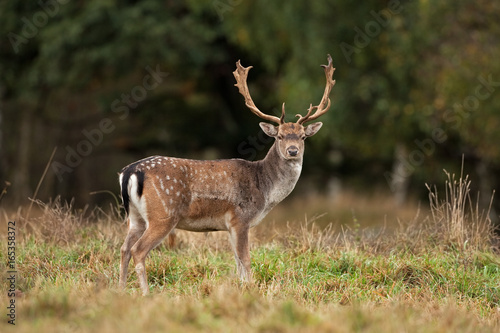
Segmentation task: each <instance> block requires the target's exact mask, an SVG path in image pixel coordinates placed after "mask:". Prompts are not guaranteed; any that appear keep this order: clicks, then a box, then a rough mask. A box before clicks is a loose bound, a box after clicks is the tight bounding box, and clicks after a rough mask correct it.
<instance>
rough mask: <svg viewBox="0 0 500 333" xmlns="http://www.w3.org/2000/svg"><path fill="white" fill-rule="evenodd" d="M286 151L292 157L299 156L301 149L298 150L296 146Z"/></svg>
mask: <svg viewBox="0 0 500 333" xmlns="http://www.w3.org/2000/svg"><path fill="white" fill-rule="evenodd" d="M286 151H287V152H288V155H290V156H297V154H298V153H299V148H297V147H295V146H290V147H288V148H287V150H286Z"/></svg>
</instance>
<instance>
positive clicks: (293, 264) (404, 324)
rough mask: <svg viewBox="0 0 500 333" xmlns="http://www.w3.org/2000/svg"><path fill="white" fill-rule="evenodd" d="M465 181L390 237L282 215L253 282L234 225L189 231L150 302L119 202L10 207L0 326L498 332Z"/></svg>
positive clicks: (159, 266) (496, 298) (496, 277)
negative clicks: (239, 265)
mask: <svg viewBox="0 0 500 333" xmlns="http://www.w3.org/2000/svg"><path fill="white" fill-rule="evenodd" d="M468 185H469V181H468V180H467V179H459V180H454V179H453V178H452V177H451V176H450V177H449V181H448V182H447V185H446V188H445V190H444V195H443V196H444V198H443V200H441V199H440V198H439V197H438V193H437V191H436V190H432V191H431V192H430V201H431V204H430V205H429V214H428V215H429V216H428V217H426V216H417V217H415V218H413V219H408V220H407V221H403V222H401V223H400V225H399V227H398V228H396V229H395V230H391V231H390V232H383V231H377V232H372V231H370V230H368V229H366V230H365V229H364V228H363V227H362V226H360V225H359V223H358V222H357V221H356V220H354V221H352V222H353V223H352V225H351V227H350V228H347V229H346V228H333V227H326V228H325V227H323V226H321V227H319V226H318V224H315V223H314V221H306V220H305V218H304V217H302V216H300V217H299V218H298V219H297V220H295V221H293V220H290V223H285V222H286V221H281V222H282V223H278V222H280V221H277V220H278V219H279V217H278V216H277V215H275V217H274V218H273V221H274V223H269V224H268V225H267V230H266V229H263V228H264V227H259V228H258V229H257V230H255V231H254V232H253V234H252V249H251V255H252V270H253V275H254V280H255V281H254V283H252V284H245V285H243V284H240V283H239V282H238V280H237V277H236V274H235V264H234V259H233V255H232V252H231V250H230V247H229V243H228V240H227V236H226V234H225V233H211V234H195V233H187V232H186V233H184V232H179V233H178V242H177V245H176V246H175V247H174V248H173V249H167V248H166V247H165V246H164V245H161V246H160V247H158V248H157V249H155V250H153V251H152V252H151V254H150V256H149V258H148V260H147V261H146V264H147V272H148V279H149V282H150V290H151V293H150V295H149V296H147V297H142V296H141V293H140V290H139V288H138V283H137V279H136V275H135V273H134V272H133V269H132V270H131V271H132V273H131V275H130V276H129V284H128V286H127V289H126V291H125V292H122V291H119V290H118V289H117V282H118V268H119V257H120V251H119V249H120V246H121V243H122V241H123V238H124V236H125V233H126V226H125V225H124V224H123V222H122V218H121V217H120V216H119V214H118V213H117V212H116V211H114V210H113V209H111V210H110V211H109V212H104V211H103V210H100V209H94V210H92V211H75V210H74V209H73V208H72V207H71V205H70V204H63V203H60V202H58V201H57V200H56V201H55V202H52V203H48V204H42V203H40V211H38V212H36V213H35V212H34V213H32V215H33V217H30V218H26V217H23V213H22V211H20V212H18V213H16V214H14V216H7V215H8V214H7V213H4V214H3V215H4V216H3V218H4V219H6V220H8V219H15V220H16V230H15V231H16V236H15V242H16V245H15V256H16V260H15V270H16V271H17V277H16V281H15V289H16V290H17V295H16V297H15V298H13V299H14V300H15V315H16V319H15V324H16V325H15V326H13V325H10V324H9V323H8V320H9V318H8V316H7V315H6V314H7V313H8V311H9V310H8V309H7V306H8V305H9V304H10V303H9V302H10V300H11V299H12V297H9V296H8V290H9V288H10V283H9V280H7V278H8V277H9V276H10V274H9V273H8V271H9V256H8V252H9V251H5V250H7V243H8V242H4V239H7V240H8V238H7V237H8V234H7V232H8V226H7V223H5V224H3V229H4V230H2V231H1V234H2V238H3V240H2V251H1V252H0V262H1V263H2V265H3V268H2V272H1V273H2V279H1V283H0V285H1V286H2V288H1V289H2V295H1V296H0V299H1V304H2V309H3V312H4V313H3V314H2V321H1V322H0V331H2V332H11V331H12V332H14V331H15V332H37V333H43V332H141V331H147V332H155V331H158V332H199V331H207V332H498V331H500V256H499V255H498V251H497V250H498V249H497V244H498V243H497V240H496V238H495V236H494V233H493V230H492V227H491V224H490V222H489V220H488V218H487V217H486V214H481V212H479V211H478V209H477V207H476V206H475V204H474V203H473V202H472V201H471V200H470V196H469V193H468V191H469V190H468ZM415 214H416V212H415ZM263 223H266V222H263ZM269 229H271V230H269ZM377 230H378V229H377Z"/></svg>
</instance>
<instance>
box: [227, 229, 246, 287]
mask: <svg viewBox="0 0 500 333" xmlns="http://www.w3.org/2000/svg"><path fill="white" fill-rule="evenodd" d="M248 232H249V228H248V227H247V226H241V225H236V226H232V227H230V228H229V239H230V241H231V246H232V247H233V251H234V259H235V261H236V267H237V270H238V275H239V276H240V279H241V281H244V282H252V272H251V270H250V245H249V243H248Z"/></svg>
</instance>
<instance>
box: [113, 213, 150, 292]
mask: <svg viewBox="0 0 500 333" xmlns="http://www.w3.org/2000/svg"><path fill="white" fill-rule="evenodd" d="M145 230H146V222H145V221H144V220H143V219H142V218H141V217H140V215H139V214H138V213H137V211H135V209H134V208H133V207H131V210H130V214H129V217H128V234H127V237H126V238H125V241H124V242H123V245H122V247H121V249H120V252H121V261H120V283H119V287H120V289H124V288H125V286H126V285H127V274H128V264H129V262H130V258H131V257H132V255H131V252H130V250H131V249H132V246H134V244H135V243H136V242H137V240H138V239H139V238H140V237H141V236H142V234H143V233H144V231H145Z"/></svg>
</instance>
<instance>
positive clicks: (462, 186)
mask: <svg viewBox="0 0 500 333" xmlns="http://www.w3.org/2000/svg"><path fill="white" fill-rule="evenodd" d="M444 172H445V174H446V177H447V180H446V182H445V198H444V200H441V199H440V197H439V196H438V190H437V188H436V186H434V187H430V186H429V185H427V184H426V187H427V189H428V190H429V204H430V209H431V215H432V217H431V228H432V229H433V231H434V232H435V234H436V236H437V237H438V238H439V239H440V240H441V241H443V242H444V243H445V244H446V245H452V246H456V247H458V248H460V249H462V250H465V249H467V248H473V249H485V248H487V247H490V246H491V240H492V237H494V232H493V231H494V230H493V229H494V227H493V224H492V222H491V219H490V217H489V213H490V210H491V203H492V201H493V195H492V198H491V201H490V206H489V207H488V209H487V210H486V211H485V210H482V209H481V208H480V207H479V197H478V198H477V199H476V201H474V200H473V199H472V198H471V186H470V185H471V181H470V179H469V176H468V175H466V176H465V177H464V175H463V171H462V172H461V173H460V178H459V179H458V180H457V179H456V177H455V174H450V173H448V172H447V171H446V170H445V171H444ZM478 196H479V194H478Z"/></svg>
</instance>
